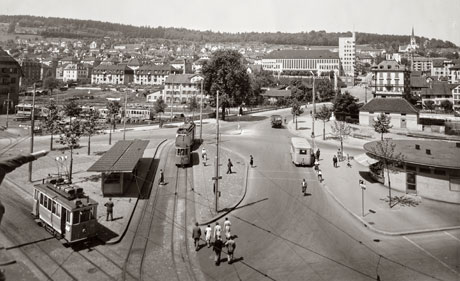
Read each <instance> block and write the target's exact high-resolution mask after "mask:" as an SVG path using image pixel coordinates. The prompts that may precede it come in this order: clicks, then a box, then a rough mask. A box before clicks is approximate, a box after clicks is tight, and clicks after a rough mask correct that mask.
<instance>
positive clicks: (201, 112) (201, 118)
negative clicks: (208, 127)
mask: <svg viewBox="0 0 460 281" xmlns="http://www.w3.org/2000/svg"><path fill="white" fill-rule="evenodd" d="M200 141H203V79H202V80H201V98H200Z"/></svg>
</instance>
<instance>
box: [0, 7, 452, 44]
mask: <svg viewBox="0 0 460 281" xmlns="http://www.w3.org/2000/svg"><path fill="white" fill-rule="evenodd" d="M0 23H7V24H9V27H8V31H9V33H15V32H16V33H23V34H24V33H29V34H35V35H41V36H44V37H63V38H102V37H105V36H109V37H111V38H126V39H130V38H145V39H172V40H185V41H193V42H201V43H204V42H206V43H217V42H220V43H230V42H234V43H247V42H260V43H267V44H283V45H288V44H292V45H307V46H337V45H338V38H339V37H343V36H351V33H349V32H348V33H344V32H325V31H310V32H298V33H282V32H244V33H226V32H213V31H198V30H190V29H185V28H173V27H168V28H166V27H161V26H159V27H149V26H140V27H138V26H132V25H125V24H118V23H109V22H101V21H93V20H77V19H65V18H54V17H50V18H46V17H36V16H23V15H18V16H7V15H0ZM356 37H357V42H356V43H357V44H369V45H371V46H373V47H377V48H385V49H389V48H393V49H397V47H398V46H399V45H404V44H408V43H409V41H410V36H409V30H408V35H382V34H373V33H361V32H357V33H356ZM416 39H417V42H418V44H419V45H420V46H423V47H424V48H426V49H435V48H456V47H457V46H456V45H455V44H454V43H452V42H449V41H443V40H439V39H428V38H425V37H416Z"/></svg>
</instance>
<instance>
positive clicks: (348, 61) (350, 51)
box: [339, 32, 356, 76]
mask: <svg viewBox="0 0 460 281" xmlns="http://www.w3.org/2000/svg"><path fill="white" fill-rule="evenodd" d="M339 57H340V61H341V63H342V67H343V72H344V73H345V76H355V62H356V45H355V33H354V32H353V35H352V36H351V37H340V38H339Z"/></svg>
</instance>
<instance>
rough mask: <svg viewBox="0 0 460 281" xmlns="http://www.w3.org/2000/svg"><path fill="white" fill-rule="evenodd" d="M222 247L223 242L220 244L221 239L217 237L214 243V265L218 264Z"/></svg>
mask: <svg viewBox="0 0 460 281" xmlns="http://www.w3.org/2000/svg"><path fill="white" fill-rule="evenodd" d="M223 246H224V242H222V238H221V237H220V236H219V237H217V239H216V241H214V248H213V249H214V253H215V254H216V256H215V257H214V262H215V263H216V265H219V264H220V255H221V253H222V247H223Z"/></svg>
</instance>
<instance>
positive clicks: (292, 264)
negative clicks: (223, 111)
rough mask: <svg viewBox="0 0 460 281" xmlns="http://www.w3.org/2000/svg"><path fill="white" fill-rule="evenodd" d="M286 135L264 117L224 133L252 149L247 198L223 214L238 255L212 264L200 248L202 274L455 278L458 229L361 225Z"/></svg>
mask: <svg viewBox="0 0 460 281" xmlns="http://www.w3.org/2000/svg"><path fill="white" fill-rule="evenodd" d="M286 114H287V111H286ZM290 137H291V135H290V134H289V132H288V131H287V130H286V129H272V128H271V127H270V124H269V120H268V119H267V120H264V121H260V122H257V123H246V124H244V125H243V135H241V136H225V135H224V136H223V137H222V145H223V146H225V147H227V148H229V149H231V150H232V151H233V152H235V153H240V154H241V155H243V156H244V157H245V158H246V159H248V158H249V157H248V156H249V154H252V155H253V156H254V161H255V166H256V167H254V168H252V169H250V172H249V180H248V193H247V195H246V198H245V200H244V201H243V203H242V205H241V206H240V207H239V208H238V209H237V210H235V211H234V212H232V213H231V215H230V216H229V218H230V220H231V221H232V234H236V235H237V236H238V238H237V239H236V242H237V248H236V255H235V257H236V258H237V262H235V263H233V264H231V265H229V264H227V263H226V262H225V255H223V257H222V258H223V261H224V262H223V263H221V264H220V266H216V265H214V262H213V258H214V255H213V252H212V251H211V249H208V248H203V249H201V250H200V252H198V257H199V261H200V266H201V269H202V271H203V272H204V275H205V276H206V278H207V279H208V280H372V279H374V280H377V278H378V277H379V278H380V280H436V279H439V280H459V278H460V275H459V272H460V269H459V261H460V258H459V254H460V240H458V236H459V234H460V233H459V232H452V233H448V234H443V233H441V234H425V235H417V236H411V237H386V236H381V235H377V234H375V233H373V232H371V231H369V230H367V229H366V228H365V227H364V226H362V225H361V224H360V223H358V222H357V221H356V220H355V219H353V218H352V217H351V216H350V215H349V214H348V213H346V212H345V210H343V209H342V208H341V207H339V206H338V204H337V203H336V202H335V201H334V200H333V199H332V198H331V197H330V196H329V195H328V194H327V193H326V192H325V191H324V190H323V189H322V187H321V185H320V184H319V182H318V181H317V180H316V176H315V174H314V172H313V170H312V169H311V168H300V167H295V166H294V165H293V164H292V163H291V160H290V156H289V138H290ZM320 148H321V150H322V151H323V152H326V153H329V152H331V153H332V152H334V151H336V146H335V145H321V144H320ZM325 176H327V177H331V176H333V175H325ZM303 178H305V179H306V180H307V182H308V190H307V192H308V193H309V195H308V196H305V197H304V196H303V195H302V194H301V184H300V183H301V180H302V179H303ZM344 184H347V183H344ZM421 219H423V218H421ZM419 243H420V244H419ZM433 277H434V278H433Z"/></svg>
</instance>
